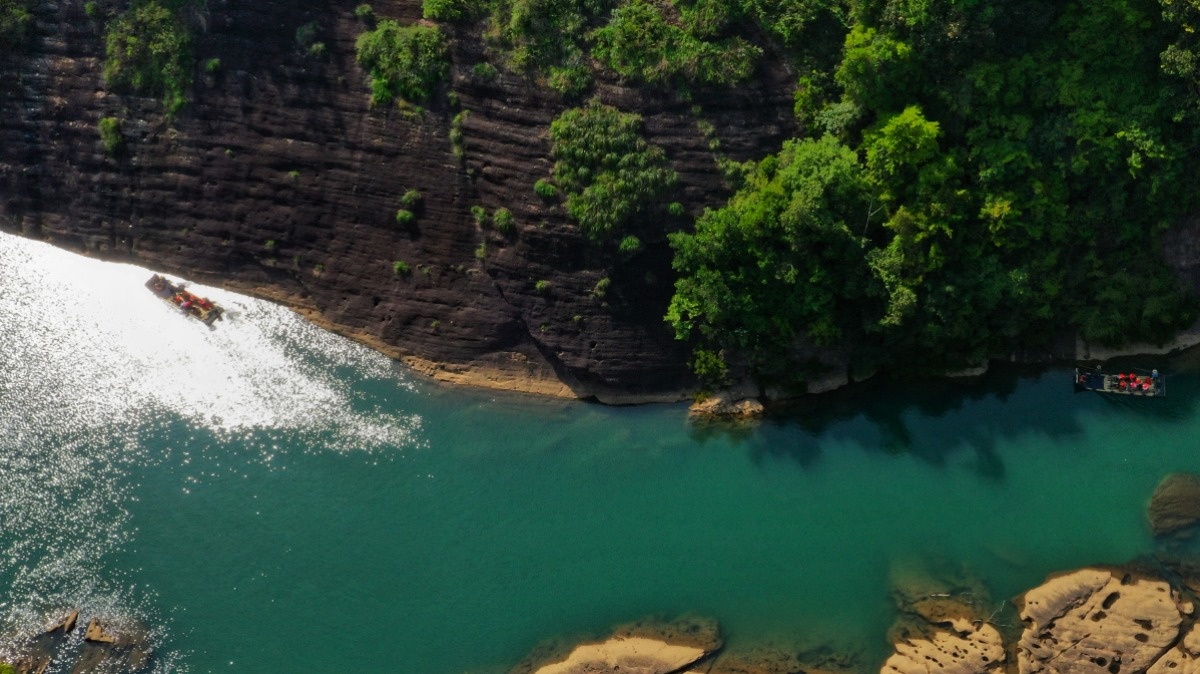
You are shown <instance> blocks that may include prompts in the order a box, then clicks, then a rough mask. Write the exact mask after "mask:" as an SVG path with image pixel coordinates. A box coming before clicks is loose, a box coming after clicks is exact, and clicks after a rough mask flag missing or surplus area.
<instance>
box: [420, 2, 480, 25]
mask: <svg viewBox="0 0 1200 674" xmlns="http://www.w3.org/2000/svg"><path fill="white" fill-rule="evenodd" d="M470 10H471V3H470V1H469V0H425V3H424V5H423V6H422V14H423V15H424V17H425V18H426V19H431V20H433V21H461V20H462V19H465V18H467V17H468V16H470V13H471V12H470Z"/></svg>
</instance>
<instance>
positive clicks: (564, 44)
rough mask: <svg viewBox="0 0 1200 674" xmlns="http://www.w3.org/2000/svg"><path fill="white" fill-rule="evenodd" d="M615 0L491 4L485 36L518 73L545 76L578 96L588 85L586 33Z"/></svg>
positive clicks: (500, 0)
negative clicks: (532, 73) (520, 71)
mask: <svg viewBox="0 0 1200 674" xmlns="http://www.w3.org/2000/svg"><path fill="white" fill-rule="evenodd" d="M615 4H616V0H495V1H494V2H493V3H492V4H491V6H490V9H491V12H490V14H491V16H490V19H489V22H488V24H489V25H488V32H487V34H486V36H485V37H487V39H488V41H489V43H490V44H491V45H492V46H493V47H498V48H499V49H500V50H501V51H502V52H503V53H504V54H505V55H506V56H507V58H508V62H509V65H510V66H512V68H514V69H516V70H525V71H530V72H536V73H542V74H549V75H550V79H551V86H553V87H554V88H555V89H557V90H559V91H564V92H566V91H570V92H573V93H578V92H581V91H583V90H586V88H587V87H588V86H590V85H591V72H590V69H589V68H588V63H587V50H586V44H587V37H586V36H587V34H588V32H589V31H590V30H592V29H593V28H595V27H596V26H597V25H598V24H599V22H600V20H601V19H602V18H603V17H604V16H606V15H607V14H608V12H609V11H610V10H611V9H612V7H613V6H614V5H615Z"/></svg>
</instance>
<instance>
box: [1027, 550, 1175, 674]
mask: <svg viewBox="0 0 1200 674" xmlns="http://www.w3.org/2000/svg"><path fill="white" fill-rule="evenodd" d="M1019 603H1020V615H1021V620H1022V621H1023V622H1024V623H1025V630H1024V632H1023V633H1022V635H1021V639H1020V641H1019V643H1018V644H1017V649H1016V658H1017V665H1018V670H1019V672H1020V674H1040V673H1041V672H1046V673H1048V674H1082V673H1083V672H1088V673H1089V674H1096V673H1100V672H1104V671H1107V672H1108V674H1121V673H1122V672H1126V673H1132V672H1141V671H1146V669H1148V668H1149V667H1150V666H1151V665H1153V664H1154V663H1155V662H1156V661H1158V659H1159V658H1160V657H1161V656H1162V655H1163V654H1164V653H1165V652H1166V651H1167V649H1168V648H1169V647H1170V646H1171V645H1172V644H1173V642H1174V641H1175V639H1176V638H1177V637H1178V636H1179V630H1180V625H1181V624H1182V621H1183V616H1182V613H1181V610H1180V606H1179V604H1178V600H1177V597H1176V596H1175V594H1174V592H1173V591H1172V589H1171V587H1170V585H1168V584H1167V583H1166V582H1165V581H1161V580H1154V579H1148V578H1137V577H1134V576H1132V575H1131V574H1128V573H1124V572H1120V571H1117V572H1114V571H1112V570H1108V569H1081V570H1078V571H1075V572H1072V573H1068V574H1065V575H1062V576H1058V577H1055V578H1051V579H1050V580H1048V581H1046V582H1045V583H1043V584H1042V585H1040V586H1038V587H1036V588H1034V589H1032V590H1029V591H1028V592H1026V593H1025V595H1024V596H1023V597H1022V598H1021V600H1020V601H1019Z"/></svg>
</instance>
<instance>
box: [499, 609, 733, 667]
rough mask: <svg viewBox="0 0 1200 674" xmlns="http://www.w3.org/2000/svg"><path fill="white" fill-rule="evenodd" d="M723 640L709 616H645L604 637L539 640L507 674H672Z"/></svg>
mask: <svg viewBox="0 0 1200 674" xmlns="http://www.w3.org/2000/svg"><path fill="white" fill-rule="evenodd" d="M722 643H723V642H722V640H721V635H720V630H719V629H718V627H717V623H716V621H714V620H710V619H705V618H681V619H677V620H673V621H670V622H663V621H658V620H644V621H640V622H637V623H632V624H629V625H623V626H620V627H617V628H616V629H614V631H613V633H612V634H611V635H609V636H608V637H607V638H605V639H598V640H595V641H589V642H587V643H583V644H578V645H571V646H566V647H564V646H563V645H561V644H547V645H544V646H542V647H540V648H539V649H537V650H535V651H534V652H533V653H532V654H530V656H529V657H527V658H526V659H525V660H524V661H522V662H521V663H519V664H518V665H517V666H515V667H514V668H513V669H512V670H510V672H509V674H674V673H676V672H686V671H687V670H688V668H689V667H691V666H692V665H695V664H696V663H698V662H701V661H703V660H706V659H707V658H709V657H710V656H711V655H712V654H713V653H715V652H717V651H718V650H720V648H721V646H722Z"/></svg>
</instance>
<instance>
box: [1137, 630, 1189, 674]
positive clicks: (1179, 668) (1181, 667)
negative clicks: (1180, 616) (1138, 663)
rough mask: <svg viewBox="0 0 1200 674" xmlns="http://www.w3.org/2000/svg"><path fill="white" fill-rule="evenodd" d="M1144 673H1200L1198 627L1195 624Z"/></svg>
mask: <svg viewBox="0 0 1200 674" xmlns="http://www.w3.org/2000/svg"><path fill="white" fill-rule="evenodd" d="M1146 674H1200V629H1197V627H1196V626H1195V625H1193V626H1192V629H1191V630H1189V631H1188V633H1187V635H1185V636H1184V637H1183V639H1182V640H1181V641H1180V642H1179V645H1177V646H1176V647H1175V648H1172V649H1171V650H1169V651H1167V652H1166V654H1164V655H1163V656H1162V657H1161V658H1159V659H1158V662H1156V663H1154V665H1152V666H1151V667H1150V669H1148V670H1146Z"/></svg>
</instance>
